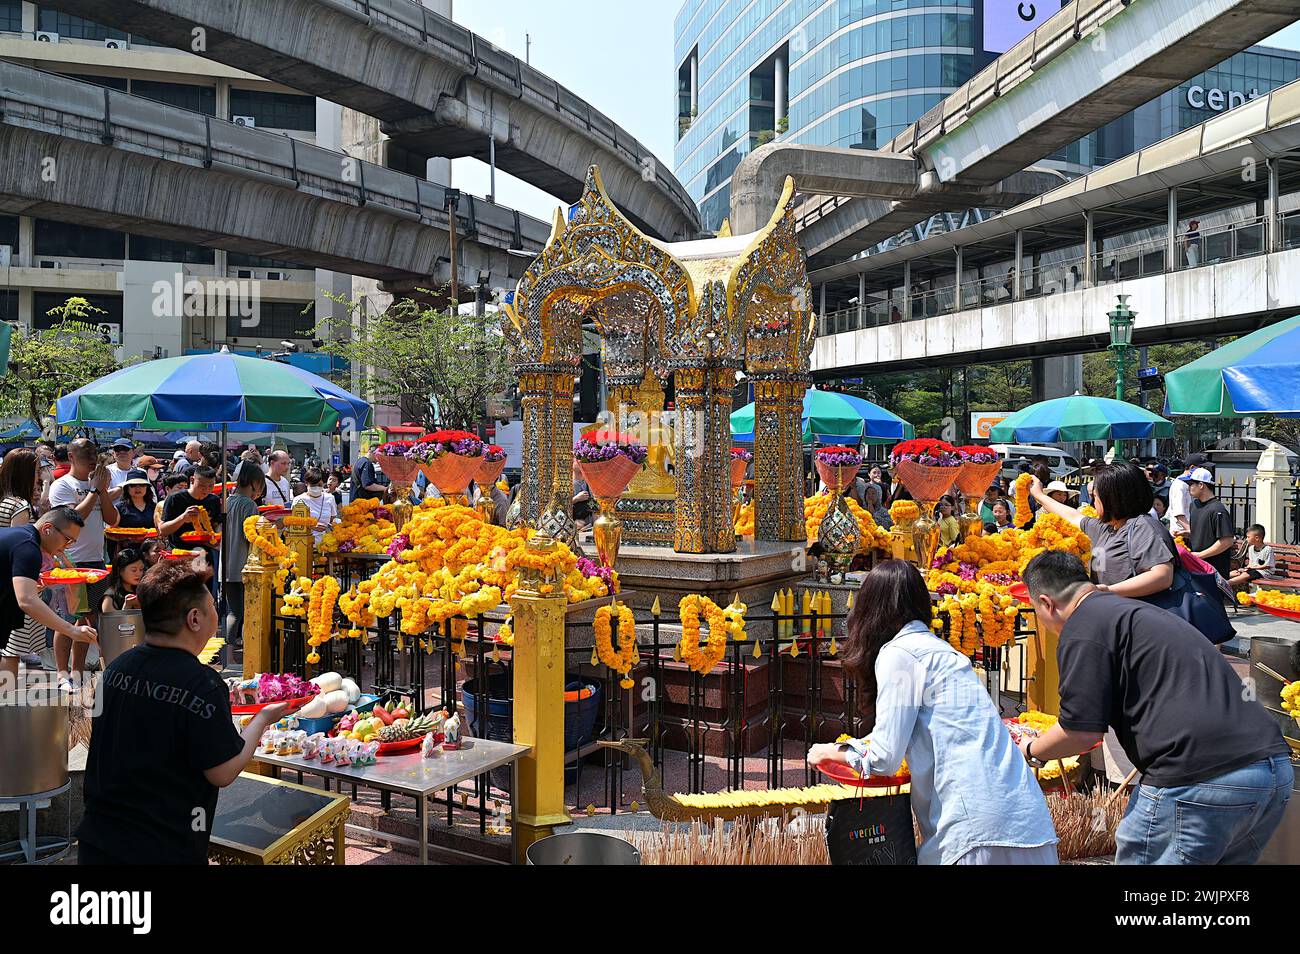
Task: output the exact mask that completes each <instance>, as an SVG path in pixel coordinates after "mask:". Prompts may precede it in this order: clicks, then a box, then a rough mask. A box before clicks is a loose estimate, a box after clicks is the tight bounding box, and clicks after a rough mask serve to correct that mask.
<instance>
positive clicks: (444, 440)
mask: <svg viewBox="0 0 1300 954" xmlns="http://www.w3.org/2000/svg"><path fill="white" fill-rule="evenodd" d="M483 449H484V444H483V442H482V441H481V440H479V439H478V438H477V437H475V436H474V435H473V434H471V433H469V432H468V431H447V430H442V431H434V432H433V433H432V434H425V435H424V436H423V437H421V438H420V439H419V440H418V441H416V442H415V444H414V446H412V447H411V449H410V450H409V451H408V452H407V456H408V457H409V458H410V459H411V460H412V461H414V462H415V463H416V464H417V465H418V466H419V468H420V472H421V473H422V474H424V476H425V477H427V478H428V480H429V483H431V484H433V486H435V487H437V488H438V493H440V494H442V496H444V497H453V496H460V495H463V494H464V493H465V488H466V487H468V486H469V482H470V481H471V480H473V479H474V478H475V476H476V475H477V474H478V470H479V466H480V465H481V464H482V463H483Z"/></svg>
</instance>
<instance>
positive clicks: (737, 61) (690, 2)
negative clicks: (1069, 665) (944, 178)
mask: <svg viewBox="0 0 1300 954" xmlns="http://www.w3.org/2000/svg"><path fill="white" fill-rule="evenodd" d="M992 2H993V0H949V2H946V3H945V2H939V0H686V2H685V3H684V4H683V6H682V8H681V10H680V11H679V12H678V14H677V18H676V22H675V24H674V36H675V48H674V55H675V57H676V62H677V63H678V66H679V69H678V74H677V86H676V89H677V103H678V109H677V113H678V118H677V133H678V139H677V145H676V148H675V150H674V164H675V166H676V172H677V176H678V178H679V179H680V180H681V181H682V182H683V183H684V184H685V186H686V188H687V191H688V192H689V193H690V195H691V198H692V199H694V200H695V202H696V203H697V204H698V205H699V207H700V213H701V220H702V224H703V226H704V228H706V229H708V230H716V229H717V228H719V227H720V226H721V224H722V221H723V219H724V218H726V216H727V214H728V210H729V205H730V198H731V196H730V181H731V174H732V172H733V171H734V170H735V168H736V166H737V165H738V164H739V163H740V160H741V159H742V158H744V156H745V155H746V154H747V153H748V152H749V151H750V149H752V148H754V147H755V146H758V145H761V144H762V143H764V142H767V141H768V140H770V139H772V138H773V137H774V136H776V135H780V136H781V138H782V139H783V140H784V141H788V142H798V143H808V144H812V145H833V146H847V147H852V146H860V147H862V148H867V149H873V148H878V147H879V146H880V145H882V144H884V143H886V142H888V141H889V140H890V139H892V138H893V137H894V136H895V135H897V134H898V133H900V132H902V130H903V129H905V128H906V127H907V126H908V125H910V124H911V123H912V122H914V121H915V120H916V119H918V118H919V117H920V116H922V115H923V114H924V113H925V112H926V111H927V110H929V109H931V108H932V107H934V106H936V105H937V104H938V103H940V102H942V101H943V99H944V98H945V97H947V96H948V94H950V93H952V92H953V91H954V90H956V89H957V88H958V87H960V86H961V85H962V84H963V83H965V82H966V81H967V80H968V79H970V77H971V76H973V75H974V74H975V72H977V71H978V70H980V69H982V68H983V67H984V66H985V65H986V64H987V63H988V62H990V61H991V60H992V58H993V57H994V55H995V54H993V53H989V52H986V50H985V38H986V37H990V36H994V35H995V34H996V35H997V38H998V42H1003V41H1004V40H1005V35H1006V32H1007V30H1008V29H1010V30H1013V31H1014V30H1015V29H1017V28H1018V27H1019V28H1020V29H1021V32H1020V33H1019V34H1015V35H1024V32H1027V30H1028V27H1022V26H1021V25H1019V24H1010V25H1009V24H1007V23H1006V22H1005V18H1003V19H1000V20H999V22H998V23H996V24H991V23H988V22H986V19H985V18H986V9H985V8H986V6H988V7H990V9H992V6H991V4H992ZM998 2H999V3H1001V4H1002V6H1006V2H1005V0H998ZM1049 2H1051V0H1049ZM1020 6H1021V7H1023V6H1024V5H1023V4H1022V5H1020ZM1048 13H1050V11H1044V13H1043V14H1042V15H1043V16H1046V15H1047V14H1048ZM989 15H990V16H992V14H989ZM1040 22H1041V21H1040ZM1015 35H1013V37H1012V39H1014V36H1015ZM990 45H993V46H994V47H995V48H996V49H999V50H1000V49H1005V48H1006V46H1001V45H997V43H992V44H990ZM1297 77H1300V53H1295V52H1292V51H1285V50H1271V49H1266V48H1263V47H1253V48H1252V49H1250V50H1248V51H1245V52H1243V53H1239V54H1237V55H1236V56H1234V57H1232V58H1231V59H1229V60H1228V61H1226V62H1225V63H1223V64H1220V65H1219V66H1218V67H1216V68H1215V69H1213V70H1208V71H1206V72H1205V73H1203V74H1201V76H1198V77H1196V78H1194V79H1192V80H1189V81H1188V82H1186V83H1184V84H1182V86H1180V87H1178V88H1177V89H1174V90H1171V91H1170V92H1168V93H1166V94H1164V95H1163V96H1161V97H1160V98H1159V99H1157V100H1155V101H1153V102H1151V103H1148V104H1146V105H1144V106H1142V107H1140V108H1138V109H1136V110H1134V111H1133V112H1132V113H1130V114H1129V115H1127V116H1125V117H1123V118H1121V119H1119V120H1116V121H1115V122H1113V123H1111V124H1110V125H1108V126H1106V127H1105V128H1103V129H1101V130H1098V131H1097V132H1096V133H1094V134H1092V135H1091V136H1088V137H1086V138H1085V139H1082V140H1080V141H1079V142H1076V143H1073V144H1072V145H1070V146H1069V147H1067V148H1066V149H1064V150H1062V151H1061V152H1060V153H1058V154H1057V155H1056V156H1054V157H1053V158H1056V159H1060V160H1064V161H1066V162H1069V163H1072V164H1074V165H1076V167H1078V166H1082V167H1088V166H1093V165H1098V164H1102V163H1105V162H1110V161H1111V160H1113V159H1117V158H1119V157H1120V156H1123V155H1127V154H1129V153H1130V152H1132V151H1134V150H1135V149H1140V148H1142V147H1143V146H1147V145H1150V144H1151V143H1153V142H1156V141H1158V140H1160V139H1162V138H1164V137H1165V136H1168V135H1171V134H1173V133H1174V132H1177V131H1178V130H1180V129H1185V128H1187V127H1188V126H1192V125H1196V124H1197V123H1200V122H1203V121H1204V120H1206V119H1208V118H1210V117H1211V116H1213V115H1214V114H1215V113H1216V112H1219V111H1221V110H1222V109H1226V108H1229V105H1238V104H1239V103H1240V102H1243V101H1245V100H1246V98H1248V97H1249V96H1250V95H1251V93H1252V91H1253V92H1254V93H1255V94H1257V95H1262V94H1264V93H1266V92H1268V91H1269V90H1271V89H1274V88H1276V87H1277V86H1280V85H1282V84H1283V83H1287V82H1290V81H1292V80H1294V79H1296V78H1297ZM1198 91H1199V92H1198ZM1211 91H1218V92H1211ZM1198 104H1199V105H1198Z"/></svg>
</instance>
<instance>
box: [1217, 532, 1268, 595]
mask: <svg viewBox="0 0 1300 954" xmlns="http://www.w3.org/2000/svg"><path fill="white" fill-rule="evenodd" d="M1276 574H1277V560H1276V557H1274V555H1273V548H1272V547H1270V546H1269V545H1268V544H1266V543H1265V542H1264V526H1263V524H1258V523H1252V524H1251V525H1250V526H1249V527H1247V528H1246V552H1245V563H1244V564H1243V565H1242V567H1241V569H1240V570H1238V571H1237V572H1236V573H1233V574H1232V576H1231V577H1229V578H1228V582H1229V583H1231V584H1232V585H1233V586H1245V585H1248V584H1250V583H1257V582H1259V581H1260V580H1268V579H1270V578H1272V577H1273V576H1275V575H1276Z"/></svg>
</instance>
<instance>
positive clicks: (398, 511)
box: [377, 441, 420, 530]
mask: <svg viewBox="0 0 1300 954" xmlns="http://www.w3.org/2000/svg"><path fill="white" fill-rule="evenodd" d="M414 446H415V442H414V441H389V442H388V443H387V444H380V445H379V453H378V455H377V456H378V458H379V460H378V464H379V469H380V470H381V471H383V473H384V476H385V477H387V478H388V479H389V480H390V481H392V490H391V493H392V495H393V523H394V524H395V525H396V527H397V529H398V530H400V529H402V527H403V526H405V525H406V521H408V520H410V519H411V486H412V485H413V484H414V483H415V475H416V474H418V473H419V472H420V468H419V465H418V464H416V462H415V461H413V460H411V459H410V458H409V457H408V456H406V455H407V454H408V453H410V450H411V448H412V447H414Z"/></svg>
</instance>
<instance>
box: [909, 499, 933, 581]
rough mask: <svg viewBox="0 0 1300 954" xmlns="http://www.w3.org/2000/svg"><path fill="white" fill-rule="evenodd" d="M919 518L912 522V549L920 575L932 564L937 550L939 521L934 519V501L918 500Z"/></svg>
mask: <svg viewBox="0 0 1300 954" xmlns="http://www.w3.org/2000/svg"><path fill="white" fill-rule="evenodd" d="M917 505H918V506H919V507H920V508H921V516H919V517H917V518H916V519H915V520H914V521H912V527H911V531H912V549H913V552H914V554H915V556H916V565H917V568H918V569H920V571H921V572H922V573H924V572H925V571H926V570H928V569H929V568H930V564H931V563H932V562H934V554H935V551H936V550H938V549H939V521H937V520H935V519H934V506H935V501H929V500H918V501H917Z"/></svg>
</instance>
